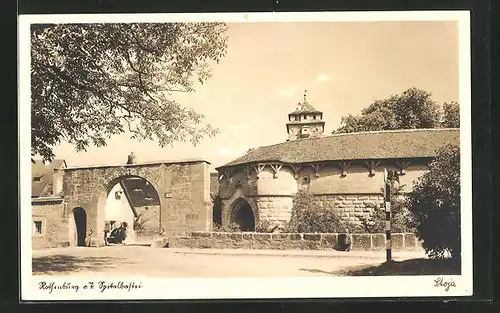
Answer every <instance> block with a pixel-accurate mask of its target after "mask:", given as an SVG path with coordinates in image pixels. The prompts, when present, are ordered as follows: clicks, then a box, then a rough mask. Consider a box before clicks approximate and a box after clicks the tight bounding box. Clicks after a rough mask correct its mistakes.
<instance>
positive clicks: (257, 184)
mask: <svg viewBox="0 0 500 313" xmlns="http://www.w3.org/2000/svg"><path fill="white" fill-rule="evenodd" d="M426 162H427V160H412V162H411V164H410V166H409V167H408V168H407V169H406V170H405V173H404V175H402V174H401V176H400V178H399V179H400V184H401V185H405V186H406V188H405V191H410V190H411V188H412V185H413V183H414V181H415V180H416V179H418V178H419V177H420V176H421V175H423V174H424V173H425V172H426V171H427V170H428V167H427V163H426ZM339 164H340V163H339V162H326V163H323V164H321V167H319V170H318V172H316V170H315V168H313V167H312V166H311V164H309V165H308V164H302V165H300V167H299V166H298V165H297V167H295V169H294V167H293V166H292V165H290V164H281V165H282V166H281V167H280V170H279V171H278V172H277V173H275V172H274V169H273V167H272V164H260V165H258V166H248V167H246V171H247V172H245V167H244V166H235V167H233V168H231V169H230V170H228V171H227V172H224V171H221V172H220V173H219V174H220V175H224V178H223V179H222V181H221V182H220V183H219V195H220V197H221V199H222V223H223V224H224V223H229V219H228V218H227V217H228V216H230V215H231V214H230V213H231V210H232V209H233V207H234V203H235V201H236V200H237V199H238V198H239V197H241V198H243V199H245V200H247V202H249V203H251V204H252V201H253V202H255V203H256V208H255V220H256V221H257V220H260V219H263V220H264V219H267V220H269V221H272V222H283V221H286V220H287V217H288V219H289V216H290V210H291V207H292V205H291V204H292V196H293V194H295V193H296V192H297V190H299V189H307V190H308V191H309V192H311V193H312V194H314V195H315V196H316V199H317V202H318V204H319V205H320V206H321V207H324V208H332V209H334V210H337V211H338V212H339V214H340V216H341V217H342V218H343V219H344V220H347V221H350V222H353V223H359V222H360V220H359V218H361V217H367V216H369V215H370V213H371V211H372V209H371V208H370V207H371V206H373V205H375V206H376V205H381V204H383V198H382V191H381V189H382V188H383V185H384V184H383V181H384V178H383V177H384V168H386V169H388V170H390V171H400V170H399V169H398V167H397V166H396V160H381V161H380V162H378V161H377V162H375V163H374V164H375V165H376V167H375V168H373V169H372V170H371V171H370V166H369V164H370V163H369V162H368V164H365V162H364V161H362V160H358V161H352V162H349V166H347V167H346V171H345V173H343V171H342V169H341V167H340V165H339ZM273 166H274V168H277V166H278V165H277V164H274V165H273ZM248 170H250V171H249V172H248ZM257 170H259V171H260V172H259V173H257V172H256V171H257ZM344 174H345V175H344ZM224 217H226V218H224Z"/></svg>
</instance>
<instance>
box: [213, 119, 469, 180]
mask: <svg viewBox="0 0 500 313" xmlns="http://www.w3.org/2000/svg"><path fill="white" fill-rule="evenodd" d="M450 130H458V131H459V130H460V128H417V129H396V130H378V131H367V132H355V133H339V134H332V135H328V136H322V137H315V138H311V137H309V138H300V139H296V140H292V141H285V142H280V143H277V144H274V145H269V146H261V147H259V148H267V147H274V146H279V145H283V144H287V143H290V142H294V141H305V140H321V139H324V138H331V137H342V136H354V135H373V134H380V133H411V132H439V131H450ZM412 158H413V159H424V158H430V157H427V156H422V157H412ZM389 159H395V160H397V159H401V158H383V159H380V160H389ZM343 160H347V159H337V160H328V159H325V160H320V161H311V162H296V163H293V164H307V163H318V162H338V161H343ZM349 160H353V161H354V160H366V159H365V158H359V159H355V158H352V159H349ZM370 160H377V158H372V159H370ZM266 162H269V163H271V162H278V163H283V164H288V162H282V161H276V160H274V161H273V160H265V161H260V162H257V161H252V162H242V163H237V164H230V165H229V164H225V165H222V166H219V167H216V168H215V169H216V170H217V171H219V170H220V169H224V168H228V167H233V166H239V165H243V164H252V163H266Z"/></svg>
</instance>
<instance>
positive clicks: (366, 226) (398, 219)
mask: <svg viewBox="0 0 500 313" xmlns="http://www.w3.org/2000/svg"><path fill="white" fill-rule="evenodd" d="M388 178H389V180H390V181H391V185H392V187H391V231H392V232H397V233H406V232H413V231H414V229H413V228H412V227H411V225H409V221H408V219H409V216H408V215H409V213H408V210H407V209H406V196H405V195H404V193H403V188H404V185H398V184H396V182H397V181H398V174H397V173H396V172H393V171H391V172H389V175H388ZM370 207H371V209H372V214H371V215H370V217H368V218H359V219H360V220H361V226H360V227H361V229H362V230H363V231H364V232H368V233H383V232H385V207H383V206H382V207H380V206H379V205H372V206H370Z"/></svg>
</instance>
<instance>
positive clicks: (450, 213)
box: [407, 145, 461, 258]
mask: <svg viewBox="0 0 500 313" xmlns="http://www.w3.org/2000/svg"><path fill="white" fill-rule="evenodd" d="M429 167H430V170H429V171H428V172H427V173H425V174H424V175H423V176H421V177H420V178H419V179H418V181H417V183H416V184H415V186H414V187H413V192H412V194H411V196H410V197H409V198H408V200H407V207H408V209H409V211H410V216H411V222H412V224H413V226H414V227H415V228H416V234H417V236H418V237H419V238H420V239H421V240H422V241H423V244H422V246H423V248H424V249H425V251H426V253H427V254H428V255H429V256H430V257H432V258H443V257H445V256H446V254H448V253H450V254H451V256H452V257H459V256H460V253H461V247H460V242H461V239H460V148H459V147H458V146H453V145H447V146H445V147H443V148H441V149H440V150H439V151H438V156H437V157H436V158H435V159H434V160H433V161H432V162H431V163H430V165H429Z"/></svg>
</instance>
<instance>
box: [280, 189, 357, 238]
mask: <svg viewBox="0 0 500 313" xmlns="http://www.w3.org/2000/svg"><path fill="white" fill-rule="evenodd" d="M314 197H315V196H314V195H313V194H312V193H310V192H309V191H307V190H299V191H298V192H297V193H296V194H295V195H294V197H293V201H292V214H291V218H290V222H289V223H288V225H287V226H286V231H288V232H297V233H335V232H344V231H345V229H346V228H348V229H349V230H350V231H357V227H356V225H353V224H351V223H348V222H346V221H343V220H341V218H340V216H339V215H338V213H337V212H336V210H335V209H334V208H321V207H319V205H318V203H317V202H316V201H314Z"/></svg>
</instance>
